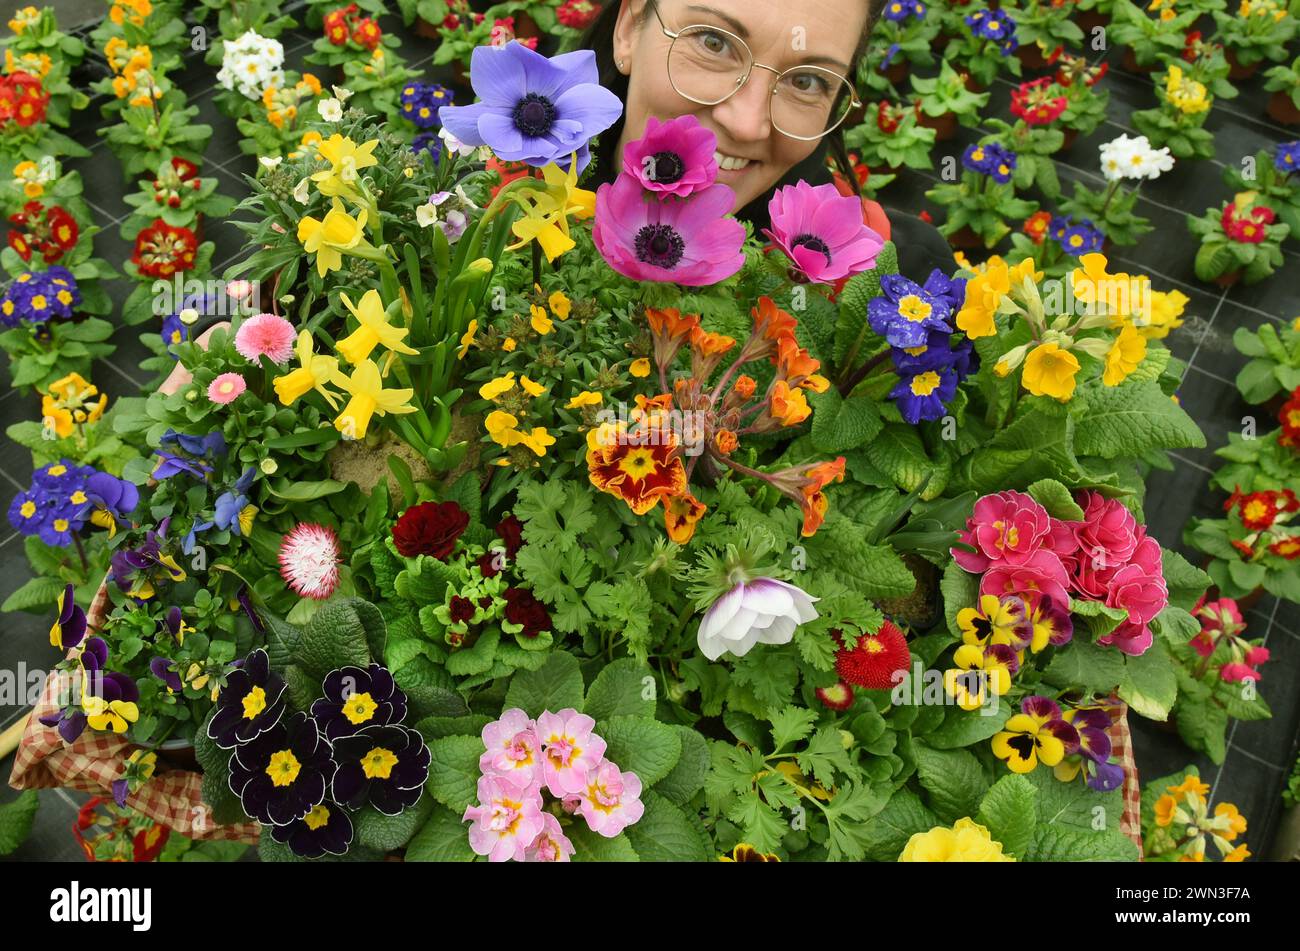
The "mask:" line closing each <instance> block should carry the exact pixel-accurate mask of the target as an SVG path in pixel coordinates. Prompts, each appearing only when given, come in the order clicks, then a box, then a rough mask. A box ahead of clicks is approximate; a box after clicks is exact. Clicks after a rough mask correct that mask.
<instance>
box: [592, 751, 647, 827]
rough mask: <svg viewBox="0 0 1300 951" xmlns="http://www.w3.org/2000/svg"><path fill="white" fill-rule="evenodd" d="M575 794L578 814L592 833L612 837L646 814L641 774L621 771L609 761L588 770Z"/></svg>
mask: <svg viewBox="0 0 1300 951" xmlns="http://www.w3.org/2000/svg"><path fill="white" fill-rule="evenodd" d="M578 796H579V805H578V814H579V815H581V816H582V818H584V819H586V820H587V825H588V826H590V827H591V831H592V832H596V833H598V834H600V835H603V836H605V837H606V838H610V839H612V838H613V837H614V836H616V835H618V834H619V833H620V832H622V831H623V830H624V829H626V828H627V827H628V826H630V825H632V824H633V823H635V822H637V821H638V820H639V819H640V818H641V816H642V815H643V814H644V813H645V803H643V802H641V777H639V776H638V775H637V774H636V773H633V772H631V771H629V772H626V773H625V772H622V771H620V770H619V768H618V767H617V766H615V765H614V764H613V763H611V762H609V761H608V760H605V761H604V762H602V763H601V764H600V765H599V766H597V767H596V768H595V769H593V770H592V771H591V774H590V776H589V778H588V781H587V784H586V786H585V787H584V788H583V789H582V791H581V792H580V793H579V794H578Z"/></svg>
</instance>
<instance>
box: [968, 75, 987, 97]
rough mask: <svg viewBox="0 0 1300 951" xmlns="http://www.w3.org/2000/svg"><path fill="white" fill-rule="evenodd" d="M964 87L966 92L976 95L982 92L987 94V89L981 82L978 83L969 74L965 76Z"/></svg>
mask: <svg viewBox="0 0 1300 951" xmlns="http://www.w3.org/2000/svg"><path fill="white" fill-rule="evenodd" d="M965 86H966V91H967V92H973V93H977V94H978V93H982V92H987V91H988V88H989V87H988V86H985V85H984V84H983V83H982V82H980V81H979V80H978V79H976V78H975V77H974V76H973V75H971V74H970V73H967V74H966V82H965Z"/></svg>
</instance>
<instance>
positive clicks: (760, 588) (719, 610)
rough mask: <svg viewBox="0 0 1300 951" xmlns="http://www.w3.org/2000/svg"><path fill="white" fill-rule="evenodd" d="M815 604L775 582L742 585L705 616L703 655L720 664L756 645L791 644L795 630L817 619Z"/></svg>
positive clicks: (765, 580) (805, 595)
mask: <svg viewBox="0 0 1300 951" xmlns="http://www.w3.org/2000/svg"><path fill="white" fill-rule="evenodd" d="M816 600H818V599H817V598H814V597H812V596H811V595H810V594H808V593H807V592H806V591H804V590H803V589H802V588H798V587H795V586H794V585H792V584H787V583H786V582H784V581H777V580H776V579H775V578H755V579H753V580H752V581H742V582H741V583H740V584H738V585H736V586H735V587H734V588H732V589H731V590H730V591H728V592H727V593H726V594H724V595H723V596H722V597H720V598H718V600H717V601H715V602H713V605H712V607H710V608H709V609H708V610H707V611H705V612H704V618H703V620H701V621H700V632H699V646H700V653H702V654H703V655H704V656H705V657H707V658H708V659H709V660H717V659H718V658H719V657H721V656H722V655H723V654H725V653H728V652H730V653H731V654H732V655H734V656H736V657H744V656H745V654H747V653H748V652H749V649H750V648H751V647H753V646H754V645H755V644H788V643H790V640H791V639H792V638H793V637H794V631H795V628H797V627H798V626H799V625H800V624H806V623H807V622H809V621H812V620H815V619H816V617H817V610H816V608H814V607H813V602H814V601H816Z"/></svg>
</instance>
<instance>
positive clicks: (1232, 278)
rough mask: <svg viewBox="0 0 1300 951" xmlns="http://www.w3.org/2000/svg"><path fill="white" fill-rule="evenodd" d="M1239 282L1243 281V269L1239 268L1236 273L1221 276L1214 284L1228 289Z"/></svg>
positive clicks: (1231, 272)
mask: <svg viewBox="0 0 1300 951" xmlns="http://www.w3.org/2000/svg"><path fill="white" fill-rule="evenodd" d="M1239 280H1241V268H1237V270H1235V271H1229V272H1228V273H1226V274H1220V275H1219V276H1218V277H1216V278H1215V279H1214V283H1215V284H1218V285H1219V286H1220V287H1225V288H1226V287H1231V286H1232V285H1233V284H1236V283H1237V282H1238V281H1239Z"/></svg>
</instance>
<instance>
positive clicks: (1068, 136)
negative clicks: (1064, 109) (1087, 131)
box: [1057, 129, 1079, 152]
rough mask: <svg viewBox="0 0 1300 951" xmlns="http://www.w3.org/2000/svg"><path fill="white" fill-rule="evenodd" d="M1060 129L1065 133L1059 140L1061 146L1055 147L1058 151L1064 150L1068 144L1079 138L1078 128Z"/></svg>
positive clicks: (1072, 143)
mask: <svg viewBox="0 0 1300 951" xmlns="http://www.w3.org/2000/svg"><path fill="white" fill-rule="evenodd" d="M1061 131H1062V132H1064V133H1065V138H1064V139H1063V140H1062V141H1061V147H1060V148H1059V149H1057V151H1058V152H1064V151H1065V150H1066V149H1068V148H1069V147H1070V146H1072V145H1074V143H1075V142H1076V141H1077V140H1078V138H1079V130H1078V129H1062V130H1061Z"/></svg>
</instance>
